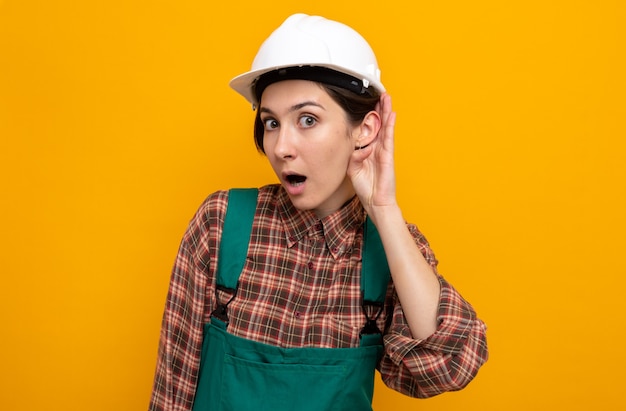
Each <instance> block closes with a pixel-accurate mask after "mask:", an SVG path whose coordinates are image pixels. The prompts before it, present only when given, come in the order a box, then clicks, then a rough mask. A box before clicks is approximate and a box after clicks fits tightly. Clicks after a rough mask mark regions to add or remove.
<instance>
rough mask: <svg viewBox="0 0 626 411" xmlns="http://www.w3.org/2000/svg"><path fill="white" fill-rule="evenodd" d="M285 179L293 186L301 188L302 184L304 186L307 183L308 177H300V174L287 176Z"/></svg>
mask: <svg viewBox="0 0 626 411" xmlns="http://www.w3.org/2000/svg"><path fill="white" fill-rule="evenodd" d="M285 179H286V180H287V182H288V183H289V184H290V185H292V186H299V185H300V184H302V183H304V182H305V181H306V177H305V176H301V175H298V174H289V175H287V176H286V177H285Z"/></svg>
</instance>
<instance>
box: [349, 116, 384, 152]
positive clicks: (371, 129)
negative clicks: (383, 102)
mask: <svg viewBox="0 0 626 411" xmlns="http://www.w3.org/2000/svg"><path fill="white" fill-rule="evenodd" d="M380 126H381V119H380V114H378V112H377V111H375V110H372V111H370V112H369V113H367V114H366V115H365V117H364V118H363V120H362V121H361V124H359V126H358V127H357V128H356V129H355V133H354V134H353V135H354V136H355V137H354V147H355V148H357V149H358V148H363V147H367V146H368V145H370V143H371V142H372V141H374V139H375V138H376V136H377V135H378V130H380Z"/></svg>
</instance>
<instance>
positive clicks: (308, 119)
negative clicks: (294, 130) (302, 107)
mask: <svg viewBox="0 0 626 411" xmlns="http://www.w3.org/2000/svg"><path fill="white" fill-rule="evenodd" d="M299 121H300V126H301V127H304V128H309V127H313V126H314V125H315V123H317V119H315V117H312V116H302V117H300V120H299Z"/></svg>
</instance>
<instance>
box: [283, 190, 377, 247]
mask: <svg viewBox="0 0 626 411" xmlns="http://www.w3.org/2000/svg"><path fill="white" fill-rule="evenodd" d="M278 209H279V213H280V216H281V218H282V220H283V224H284V228H285V236H286V240H287V244H288V246H289V247H290V248H291V247H293V246H294V245H295V244H296V243H297V242H298V241H300V240H301V239H302V237H304V236H305V235H307V233H310V234H313V233H314V232H315V231H320V230H322V232H323V235H324V239H325V241H326V245H327V247H328V250H329V251H330V253H331V254H332V255H333V257H334V258H338V257H339V256H340V255H342V254H343V253H345V252H347V251H349V249H350V248H351V247H352V244H353V243H354V237H355V235H356V232H357V230H356V229H355V227H359V226H361V225H363V221H364V220H365V212H364V210H363V207H362V206H361V202H360V201H359V199H358V197H357V196H354V197H353V198H352V199H351V200H349V201H348V202H347V203H346V204H345V205H344V206H343V207H341V208H340V209H339V210H337V211H335V212H334V213H332V214H330V215H328V216H326V217H324V218H322V219H319V218H317V216H316V215H315V213H314V212H313V211H309V210H298V209H297V208H296V207H294V205H293V204H292V203H291V200H289V195H288V194H287V192H286V191H285V190H284V189H283V188H282V187H281V188H280V190H279V193H278Z"/></svg>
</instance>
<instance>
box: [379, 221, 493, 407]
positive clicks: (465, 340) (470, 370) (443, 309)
mask: <svg viewBox="0 0 626 411" xmlns="http://www.w3.org/2000/svg"><path fill="white" fill-rule="evenodd" d="M409 230H410V231H411V234H412V235H413V237H414V238H415V241H416V243H417V245H418V247H419V248H420V251H421V252H422V254H423V255H424V257H425V258H426V260H427V261H428V262H429V264H430V265H431V267H432V268H433V270H434V271H435V273H437V260H436V259H435V256H434V253H433V252H432V250H431V249H430V246H429V245H428V242H427V241H426V239H425V238H424V236H423V235H422V234H421V233H420V232H419V231H418V230H417V228H416V227H415V226H413V225H409ZM437 276H438V278H439V282H440V285H441V291H440V298H439V309H438V315H437V323H438V327H437V330H436V331H435V333H434V334H432V335H431V336H430V337H428V338H426V339H424V340H420V339H414V338H413V337H412V336H411V332H410V330H409V326H408V324H407V322H406V319H405V317H404V314H403V312H402V307H401V306H400V302H399V300H398V297H397V295H396V293H395V291H393V287H391V290H390V293H389V294H390V299H391V301H392V306H393V314H392V317H391V323H390V325H389V327H388V328H387V329H386V332H385V336H384V344H385V353H384V356H383V359H382V360H381V362H380V365H379V370H380V373H381V376H382V378H383V381H384V382H385V384H386V385H387V386H389V387H390V388H392V389H394V390H396V391H399V392H401V393H403V394H406V395H409V396H412V397H418V398H427V397H432V396H435V395H438V394H441V393H443V392H446V391H456V390H460V389H462V388H464V387H465V386H466V385H467V384H469V382H470V381H471V380H472V379H473V378H474V377H475V376H476V374H477V373H478V370H479V368H480V367H481V366H482V365H483V364H484V363H485V362H486V361H487V358H488V351H487V340H486V326H485V324H484V323H483V322H482V321H481V320H480V319H478V318H477V316H476V312H475V311H474V309H473V308H472V306H471V305H470V304H469V303H468V302H467V301H465V300H464V299H463V297H462V296H461V295H460V294H459V293H458V292H457V291H456V290H455V289H454V287H452V286H451V285H450V284H449V283H448V282H447V281H446V280H445V279H444V278H442V277H441V276H440V275H439V274H438V273H437Z"/></svg>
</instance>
